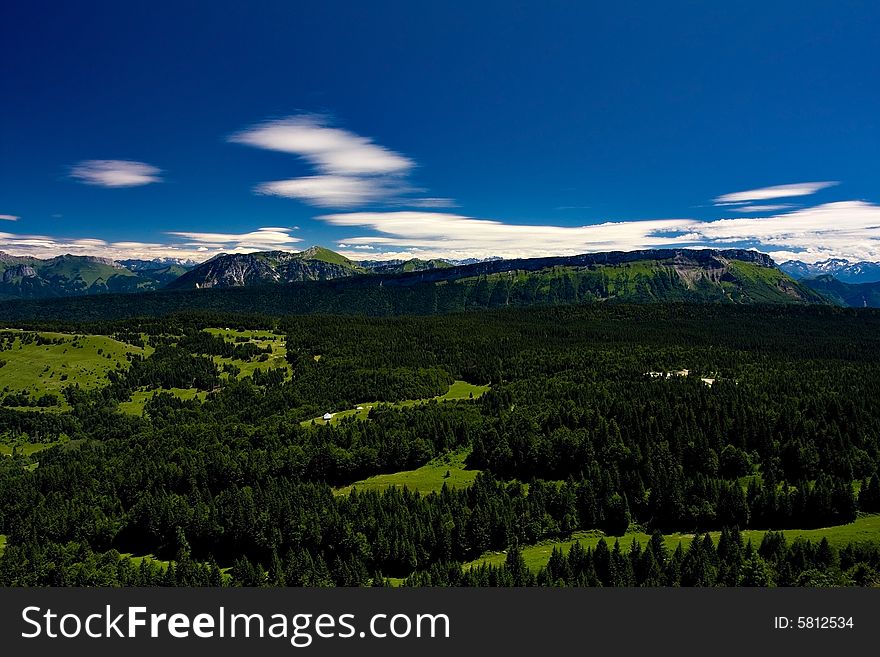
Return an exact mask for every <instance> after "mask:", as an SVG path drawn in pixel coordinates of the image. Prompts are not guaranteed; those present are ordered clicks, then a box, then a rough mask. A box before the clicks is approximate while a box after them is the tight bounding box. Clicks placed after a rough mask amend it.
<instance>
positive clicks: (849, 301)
mask: <svg viewBox="0 0 880 657" xmlns="http://www.w3.org/2000/svg"><path fill="white" fill-rule="evenodd" d="M801 282H802V283H803V284H804V285H806V286H807V287H809V288H811V289H812V290H814V291H816V292H818V293H819V294H822V295H824V296H825V297H827V298H828V299H831V300H833V301H834V302H836V303H838V304H839V305H841V306H849V307H850V308H880V283H878V282H873V283H844V282H843V281H839V280H837V279H836V278H835V277H833V276H829V275H826V276H819V277H817V278H812V279H806V280H803V281H801Z"/></svg>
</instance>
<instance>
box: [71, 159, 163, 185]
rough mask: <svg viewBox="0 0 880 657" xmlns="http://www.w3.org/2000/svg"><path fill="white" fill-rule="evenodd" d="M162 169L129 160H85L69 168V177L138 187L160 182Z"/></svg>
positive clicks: (103, 183) (96, 183)
mask: <svg viewBox="0 0 880 657" xmlns="http://www.w3.org/2000/svg"><path fill="white" fill-rule="evenodd" d="M160 173H162V171H161V170H160V169H158V168H156V167H154V166H152V165H151V164H146V163H144V162H133V161H130V160H85V161H83V162H80V163H78V164H75V165H73V166H72V167H71V168H70V177H71V178H74V179H75V180H78V181H80V182H82V183H85V184H87V185H98V186H99V187H139V186H141V185H149V184H150V183H157V182H162V178H161V177H160V176H159V174H160Z"/></svg>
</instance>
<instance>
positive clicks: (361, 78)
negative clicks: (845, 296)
mask: <svg viewBox="0 0 880 657" xmlns="http://www.w3.org/2000/svg"><path fill="white" fill-rule="evenodd" d="M878 34H880V6H878V5H877V3H875V2H868V1H866V2H845V1H841V2H833V3H830V2H811V1H809V0H802V1H799V2H769V1H767V0H764V1H763V2H736V3H732V2H730V3H728V2H720V1H719V2H669V3H655V2H629V3H628V2H614V3H604V2H603V3H599V2H546V1H544V2H512V1H507V2H467V3H466V2H449V3H428V2H412V1H410V2H372V3H355V2H345V3H339V2H328V1H322V2H295V3H294V2H281V1H279V2H248V3H241V2H223V1H214V2H201V3H200V2H174V3H169V2H158V1H156V2H149V3H147V2H143V3H119V2H112V3H110V2H106V3H104V2H82V3H58V2H42V1H40V0H35V1H29V2H20V3H5V4H4V5H3V8H2V9H0V44H2V46H0V47H2V48H3V57H2V61H3V63H2V85H3V98H4V100H3V102H2V103H0V167H2V168H0V249H2V250H4V251H6V252H9V253H23V254H24V253H28V254H34V255H39V256H48V255H55V254H58V253H67V252H70V253H81V254H93V255H106V256H109V257H117V258H118V257H125V256H139V257H150V256H158V255H162V256H168V255H179V256H182V257H194V258H207V257H209V256H210V255H213V254H214V253H216V252H219V251H227V252H230V251H236V250H240V251H247V250H255V249H268V248H281V249H286V250H299V249H301V248H303V247H306V246H309V245H311V244H323V245H325V246H328V247H330V248H334V249H336V250H339V251H342V252H344V253H346V254H347V255H350V256H352V257H357V258H385V257H393V256H395V255H402V256H411V255H419V256H423V257H426V256H441V257H471V256H477V257H480V256H490V255H502V256H537V255H547V254H564V253H581V252H587V251H598V250H607V249H633V248H644V247H655V246H673V245H680V246H715V247H724V246H746V247H751V248H759V249H760V250H763V251H766V252H770V253H771V254H773V255H774V256H775V257H776V258H777V259H778V260H784V259H787V258H790V257H799V258H802V259H805V260H819V259H822V258H825V257H829V256H844V257H850V258H854V259H874V260H880V228H878V226H880V207H878V206H877V205H876V204H877V203H878V202H880V178H878V175H877V172H878V171H880V127H878V121H880V84H878V80H880V46H878V42H877V35H878Z"/></svg>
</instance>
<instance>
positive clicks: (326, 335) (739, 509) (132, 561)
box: [0, 304, 880, 586]
mask: <svg viewBox="0 0 880 657" xmlns="http://www.w3.org/2000/svg"><path fill="white" fill-rule="evenodd" d="M8 325H9V326H12V327H16V326H18V327H20V328H23V329H26V331H25V332H19V333H10V335H11V336H12V337H4V342H3V345H4V349H14V348H18V345H19V341H21V342H24V341H27V342H28V344H34V345H36V344H37V342H39V341H40V340H43V341H45V340H46V339H47V338H45V337H42V332H49V331H55V332H61V333H63V334H70V335H79V334H82V335H101V336H108V337H112V338H113V339H115V340H117V341H119V342H121V343H124V344H126V345H130V346H131V347H132V349H133V350H135V351H136V353H129V354H128V355H127V357H126V358H124V359H120V362H118V363H116V364H115V366H114V367H113V368H112V369H111V370H110V371H109V372H108V374H107V376H106V377H105V379H103V380H102V381H101V383H100V385H95V386H85V385H80V384H79V383H75V382H74V383H70V384H68V385H65V386H64V387H63V388H62V396H63V399H59V400H57V401H56V402H55V403H53V404H51V405H50V404H48V402H44V403H41V402H40V401H39V399H41V398H42V397H41V396H39V395H38V396H37V397H34V396H33V395H31V398H32V399H35V400H37V401H34V402H33V403H31V402H28V403H26V404H18V403H15V402H17V401H19V400H18V399H17V398H16V397H10V396H9V395H10V394H12V392H6V393H4V394H5V395H6V398H7V399H8V400H9V401H7V402H4V405H3V406H2V407H0V435H2V436H4V437H6V438H10V439H11V438H13V437H14V438H15V439H16V440H18V441H19V442H21V441H25V442H28V441H29V442H30V443H34V444H38V443H39V444H42V445H44V446H48V448H46V449H42V450H41V451H39V452H38V453H32V454H28V453H22V452H20V451H19V452H16V453H13V454H11V455H9V456H6V457H2V456H0V498H2V499H3V500H4V504H3V505H2V506H0V535H3V536H5V537H6V546H5V549H4V550H3V552H2V556H0V585H6V586H20V585H25V586H71V585H89V586H154V585H161V586H177V585H180V586H203V585H218V586H219V585H230V586H370V585H374V586H382V585H391V584H394V585H404V586H447V585H453V586H532V585H536V586H873V585H878V584H880V536H876V537H873V538H870V539H869V540H859V541H852V542H847V543H845V544H841V543H839V542H835V541H829V540H828V539H825V538H823V539H822V540H816V541H811V540H804V539H800V538H798V539H793V540H789V539H788V538H787V537H786V536H787V535H786V534H785V532H786V531H787V530H794V529H797V530H806V529H823V528H835V527H839V526H845V525H848V524H850V523H853V522H855V521H857V520H858V519H859V518H864V517H866V516H870V515H871V514H877V513H880V312H878V311H873V310H871V309H864V310H862V309H859V310H855V309H842V308H835V307H830V306H828V307H820V306H777V305H774V306H724V305H689V304H662V305H628V304H618V305H610V306H606V305H599V304H596V305H586V306H584V305H581V306H555V307H537V308H535V307H533V308H507V309H498V310H488V311H481V312H470V313H453V314H446V315H434V316H402V317H363V316H346V315H309V316H298V317H296V316H277V315H275V316H273V315H258V314H235V313H231V312H228V311H226V310H220V311H216V312H178V311H175V312H173V313H171V314H169V315H164V316H141V317H128V318H120V319H113V320H99V321H97V320H91V319H90V318H89V317H86V316H82V315H74V316H71V317H68V318H57V319H55V320H52V321H49V320H46V319H38V318H36V317H31V318H28V319H23V320H21V321H19V322H18V324H16V323H15V322H12V323H10V324H8ZM216 327H232V329H239V330H256V329H259V330H264V331H273V332H274V333H275V334H277V335H278V336H282V338H283V344H284V354H285V355H284V359H285V360H284V363H285V366H284V367H280V366H278V365H277V364H276V365H272V364H270V363H269V362H268V357H269V355H270V353H269V352H270V351H271V350H270V349H268V347H265V346H261V345H260V344H258V343H256V342H254V341H250V340H248V339H246V338H241V339H238V340H229V339H226V338H223V337H218V335H217V334H216V333H212V332H209V331H208V330H207V329H212V328H216ZM230 330H231V329H230ZM4 335H5V334H4ZM16 336H17V337H16ZM0 358H3V352H0ZM229 359H233V360H232V361H230V360H229ZM230 362H235V363H239V364H245V365H247V372H248V373H247V374H243V372H244V371H245V367H243V366H239V367H236V368H232V367H230V366H229V363H230ZM236 369H238V370H240V371H239V372H236V371H235V370H236ZM453 381H466V382H469V383H472V384H477V385H481V386H488V392H485V393H484V394H482V395H481V396H479V397H478V398H473V399H460V400H456V401H443V402H437V401H426V402H424V403H406V404H404V403H401V402H404V401H405V400H422V399H424V400H430V399H431V398H434V397H438V396H440V395H442V394H443V393H444V392H445V391H446V390H447V389H448V388H449V386H450V384H452V383H453ZM181 389H182V390H193V391H201V393H203V395H202V396H201V397H191V398H182V397H181V396H180V395H178V394H175V393H174V392H173V391H174V390H181ZM138 392H143V393H147V395H148V396H147V397H146V400H145V402H144V406H143V413H141V414H132V413H126V412H123V411H122V408H123V407H124V405H125V404H126V403H127V402H128V400H129V399H130V398H131V397H132V395H133V394H135V393H138ZM366 402H371V403H374V404H375V405H374V406H371V408H370V409H369V412H368V413H367V412H366V411H365V416H363V417H360V416H357V417H355V416H352V417H343V418H342V419H340V420H339V421H338V422H334V423H319V422H316V421H314V418H320V417H321V416H322V414H324V413H325V412H326V411H328V410H330V411H333V412H335V411H337V410H342V409H348V408H352V407H355V406H356V405H358V404H362V403H366ZM44 404H45V405H44ZM458 453H464V454H466V459H465V464H466V465H465V467H466V468H467V469H468V470H472V471H476V472H477V473H478V474H477V475H476V477H475V478H474V479H473V483H472V484H471V485H469V486H459V487H453V486H448V485H442V486H440V487H438V489H437V490H435V491H432V492H428V493H419V492H415V491H412V490H409V489H405V488H399V487H395V486H388V487H386V488H384V489H381V490H376V489H371V490H366V489H361V488H359V487H358V486H357V484H355V485H354V486H353V487H352V488H351V490H348V489H344V487H348V486H351V484H353V483H354V482H358V481H361V480H364V479H366V478H369V477H372V476H375V475H380V474H386V473H397V472H402V471H411V470H414V469H416V468H419V467H421V466H424V465H425V464H427V463H429V462H431V461H432V459H437V458H442V457H443V456H444V455H448V454H458ZM756 530H760V531H761V532H762V533H761V536H762V538H761V540H754V541H753V540H752V539H751V538H748V539H746V538H744V535H745V534H746V532H750V533H749V536H750V537H751V536H753V534H752V533H751V532H753V531H756ZM830 531H831V530H829V535H830ZM583 532H593V533H595V534H596V535H599V536H601V537H602V538H601V539H600V540H599V541H598V542H596V543H595V544H591V545H588V546H585V545H581V543H579V542H575V543H574V545H572V546H571V547H570V548H569V549H568V550H567V552H566V551H564V550H562V549H561V548H557V547H554V548H553V549H552V551H551V554H550V555H549V558H548V560H547V561H546V563H543V564H540V565H539V566H537V567H530V566H528V565H526V563H525V561H524V560H523V556H522V551H523V549H524V548H525V547H526V546H530V545H536V544H540V543H547V544H554V542H557V541H563V540H565V539H568V538H570V537H572V536H578V535H580V533H583ZM637 533H641V534H644V535H646V536H648V537H649V540H645V541H639V540H636V539H635V538H634V537H635V535H636V534H637ZM673 534H680V535H682V536H688V537H689V538H688V540H687V542H684V541H682V542H680V543H678V544H677V545H676V546H675V547H672V546H671V545H670V544H669V542H668V541H666V540H665V537H666V538H668V537H669V536H670V535H673ZM710 534H711V535H710ZM492 553H495V554H498V553H504V554H505V555H506V556H505V558H504V561H503V563H482V562H481V559H482V558H483V557H484V556H485V555H487V554H492ZM146 555H151V556H149V557H148V556H146Z"/></svg>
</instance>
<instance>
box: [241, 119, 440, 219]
mask: <svg viewBox="0 0 880 657" xmlns="http://www.w3.org/2000/svg"><path fill="white" fill-rule="evenodd" d="M229 141H231V142H234V143H238V144H246V145H248V146H254V147H256V148H263V149H267V150H272V151H279V152H282V153H290V154H292V155H297V156H298V157H300V158H302V159H303V160H304V161H305V162H307V163H308V164H309V165H310V166H311V168H312V169H313V170H314V173H315V175H310V176H303V177H298V178H291V179H287V180H275V181H270V182H264V183H260V184H259V185H257V186H256V187H255V189H254V191H255V192H256V193H258V194H266V195H272V196H283V197H286V198H295V199H298V200H300V201H303V202H305V203H309V204H311V205H316V206H319V207H327V208H350V207H355V206H362V205H366V204H370V203H377V202H386V203H389V204H392V205H409V206H413V207H451V206H452V205H454V202H453V201H451V199H441V198H421V199H407V198H405V197H406V195H407V194H411V193H413V192H418V191H420V190H418V189H415V188H413V187H411V186H410V185H409V183H408V182H407V175H408V174H409V173H410V172H411V170H412V169H413V168H415V162H413V161H412V160H411V159H410V158H408V157H406V156H405V155H401V154H400V153H396V152H394V151H392V150H390V149H388V148H385V147H384V146H380V145H379V144H376V143H375V142H373V140H371V139H368V138H367V137H362V136H360V135H356V134H354V133H353V132H349V131H348V130H342V129H340V128H334V127H331V126H329V125H327V119H326V118H324V117H321V116H315V115H305V116H292V117H288V118H286V119H278V120H275V121H266V122H264V123H260V124H257V125H255V126H252V127H250V128H247V129H246V130H243V131H241V132H239V133H236V134H234V135H232V136H231V137H229Z"/></svg>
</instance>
